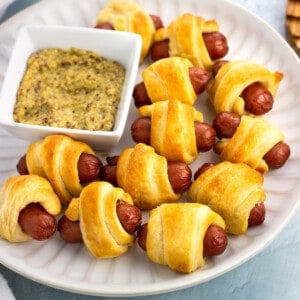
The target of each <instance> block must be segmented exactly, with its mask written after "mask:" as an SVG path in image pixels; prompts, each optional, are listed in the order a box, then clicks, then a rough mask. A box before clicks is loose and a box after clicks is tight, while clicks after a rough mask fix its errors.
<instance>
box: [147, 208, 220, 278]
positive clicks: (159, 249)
mask: <svg viewBox="0 0 300 300" xmlns="http://www.w3.org/2000/svg"><path fill="white" fill-rule="evenodd" d="M212 224H213V225H218V226H220V227H222V228H223V229H225V222H224V220H223V219H222V217H221V216H219V215H218V214H217V213H215V212H214V211H212V210H211V209H210V208H209V207H208V206H206V205H202V204H199V203H172V204H162V205H160V206H159V207H157V208H155V209H153V210H151V211H150V215H149V221H148V232H147V239H146V249H147V255H148V257H149V258H150V260H152V261H153V262H155V263H159V264H162V265H167V266H169V267H170V268H171V269H173V270H175V271H178V272H183V273H190V272H193V271H194V270H196V269H197V268H199V267H202V266H203V265H204V264H205V259H204V257H203V239H204V236H205V233H206V230H207V228H208V227H209V226H210V225H212Z"/></svg>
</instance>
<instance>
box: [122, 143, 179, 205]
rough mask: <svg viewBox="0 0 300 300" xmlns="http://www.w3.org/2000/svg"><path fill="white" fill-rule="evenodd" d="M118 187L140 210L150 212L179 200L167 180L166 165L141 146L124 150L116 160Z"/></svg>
mask: <svg viewBox="0 0 300 300" xmlns="http://www.w3.org/2000/svg"><path fill="white" fill-rule="evenodd" d="M116 178H117V182H118V186H120V187H121V188H123V189H124V190H125V191H126V192H127V193H129V194H130V195H131V197H132V199H133V202H134V204H135V205H136V206H137V207H138V208H140V209H152V208H154V207H156V206H158V205H160V204H161V203H165V202H175V201H177V200H179V198H180V195H181V194H180V193H175V192H174V191H173V189H172V186H171V183H170V181H169V178H168V162H167V159H166V158H165V157H164V156H161V155H159V154H157V153H155V151H154V148H153V147H151V146H148V145H145V144H142V143H138V144H136V146H135V147H134V148H126V149H124V150H123V151H122V152H121V154H120V156H119V159H118V163H117V169H116Z"/></svg>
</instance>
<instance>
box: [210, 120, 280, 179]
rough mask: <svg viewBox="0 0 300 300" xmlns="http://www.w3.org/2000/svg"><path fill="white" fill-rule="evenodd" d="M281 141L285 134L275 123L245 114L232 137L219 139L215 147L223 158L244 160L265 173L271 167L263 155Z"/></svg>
mask: <svg viewBox="0 0 300 300" xmlns="http://www.w3.org/2000/svg"><path fill="white" fill-rule="evenodd" d="M281 141H284V135H283V133H282V132H281V131H280V130H279V129H278V128H277V127H276V126H275V125H273V124H271V123H270V122H268V121H266V120H265V119H263V118H261V117H251V116H246V115H244V116H242V117H241V122H240V125H239V126H238V128H237V129H236V131H235V133H234V135H233V136H232V138H230V139H221V140H219V141H218V142H217V143H216V144H215V148H216V149H218V153H221V154H220V158H221V160H227V161H231V162H236V163H240V162H243V163H246V164H247V165H249V166H250V167H252V168H253V169H255V170H257V171H259V172H261V173H265V172H267V171H268V170H269V167H268V165H267V163H266V162H265V160H264V159H263V157H264V155H265V154H266V153H267V152H268V151H269V150H271V149H272V148H273V147H274V146H275V145H276V144H277V143H279V142H281Z"/></svg>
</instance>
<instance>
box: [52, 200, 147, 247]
mask: <svg viewBox="0 0 300 300" xmlns="http://www.w3.org/2000/svg"><path fill="white" fill-rule="evenodd" d="M116 212H117V215H118V218H119V220H120V223H121V225H122V226H123V228H124V230H125V231H126V232H127V233H129V234H134V233H135V232H136V231H137V230H138V228H139V227H140V225H141V221H142V213H141V211H140V209H139V208H137V207H136V206H134V205H131V204H127V203H125V202H123V201H122V200H120V201H118V203H117V206H116ZM57 228H58V231H59V233H60V236H61V238H62V239H63V240H64V241H66V242H69V243H82V242H83V239H82V233H81V230H80V221H71V220H70V219H68V218H67V217H66V216H65V215H64V216H62V217H61V219H60V220H59V221H58V227H57Z"/></svg>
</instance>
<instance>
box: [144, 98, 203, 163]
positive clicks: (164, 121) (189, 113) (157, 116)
mask: <svg viewBox="0 0 300 300" xmlns="http://www.w3.org/2000/svg"><path fill="white" fill-rule="evenodd" d="M138 111H139V114H140V116H142V117H151V142H150V145H151V146H152V147H153V148H154V149H155V151H156V152H157V153H158V154H160V155H163V156H165V157H166V158H167V160H168V161H180V162H185V163H187V164H190V163H191V162H193V161H194V160H195V159H196V158H197V156H198V149H197V143H196V135H195V126H194V122H195V121H197V122H202V121H203V115H202V113H201V112H199V111H197V110H196V109H195V108H194V107H193V106H191V105H187V104H183V103H181V102H180V101H178V100H171V101H160V102H155V103H153V104H151V105H144V106H141V107H140V108H139V110H138Z"/></svg>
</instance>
